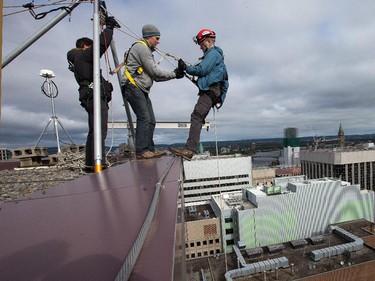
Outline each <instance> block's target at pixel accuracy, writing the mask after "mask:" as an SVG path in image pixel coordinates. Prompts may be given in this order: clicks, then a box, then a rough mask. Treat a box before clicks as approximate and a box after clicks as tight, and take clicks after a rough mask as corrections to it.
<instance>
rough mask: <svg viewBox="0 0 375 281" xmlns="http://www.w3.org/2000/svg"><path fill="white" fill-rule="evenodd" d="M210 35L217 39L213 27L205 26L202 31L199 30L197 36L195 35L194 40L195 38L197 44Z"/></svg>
mask: <svg viewBox="0 0 375 281" xmlns="http://www.w3.org/2000/svg"><path fill="white" fill-rule="evenodd" d="M208 37H210V38H214V39H215V38H216V34H215V32H214V31H212V30H211V29H208V28H204V29H202V30H201V31H199V32H198V34H197V36H195V37H193V40H194V42H195V43H196V44H199V45H200V44H202V43H203V41H204V40H205V39H206V38H208Z"/></svg>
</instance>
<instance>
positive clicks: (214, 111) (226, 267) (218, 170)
mask: <svg viewBox="0 0 375 281" xmlns="http://www.w3.org/2000/svg"><path fill="white" fill-rule="evenodd" d="M212 109H213V116H214V132H215V147H216V167H217V177H218V182H219V194H220V209H223V205H222V204H223V203H222V196H221V182H220V166H219V148H218V144H217V128H216V109H215V107H213V108H212ZM221 220H223V217H221ZM224 223H225V221H224ZM223 237H224V235H223ZM222 242H223V241H222ZM223 248H224V259H225V272H227V271H228V259H227V249H226V247H223Z"/></svg>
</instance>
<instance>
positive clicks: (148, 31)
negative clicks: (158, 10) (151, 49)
mask: <svg viewBox="0 0 375 281" xmlns="http://www.w3.org/2000/svg"><path fill="white" fill-rule="evenodd" d="M152 36H160V31H159V29H158V28H157V27H156V26H155V25H152V24H146V25H145V26H144V27H143V28H142V37H143V38H146V37H152Z"/></svg>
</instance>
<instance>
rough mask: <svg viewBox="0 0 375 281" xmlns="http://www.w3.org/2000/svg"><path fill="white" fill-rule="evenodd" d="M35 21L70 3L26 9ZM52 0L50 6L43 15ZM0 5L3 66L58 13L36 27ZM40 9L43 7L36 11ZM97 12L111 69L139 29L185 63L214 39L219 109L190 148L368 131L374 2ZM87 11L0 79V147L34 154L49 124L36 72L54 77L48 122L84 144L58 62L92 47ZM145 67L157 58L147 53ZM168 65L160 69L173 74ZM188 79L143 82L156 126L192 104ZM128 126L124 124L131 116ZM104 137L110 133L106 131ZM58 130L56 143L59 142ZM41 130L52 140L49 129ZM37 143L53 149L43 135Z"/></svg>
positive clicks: (70, 84) (373, 124) (269, 2)
mask: <svg viewBox="0 0 375 281" xmlns="http://www.w3.org/2000/svg"><path fill="white" fill-rule="evenodd" d="M33 2H34V4H35V6H39V5H45V6H43V7H39V8H37V9H35V10H34V11H35V13H37V14H38V13H44V12H48V11H50V10H52V9H56V8H58V7H61V6H68V5H69V4H70V3H71V1H57V0H34V1H33ZM55 2H59V3H58V5H51V4H53V3H55ZM27 3H29V2H27V0H24V1H20V0H4V2H3V5H4V9H3V42H2V57H3V58H5V57H7V56H8V55H9V54H10V53H12V52H13V51H14V50H15V49H17V48H19V47H20V46H22V44H23V42H25V41H26V40H28V39H29V38H30V37H31V36H33V34H35V33H36V32H38V31H39V30H40V29H41V27H43V26H44V25H46V24H47V23H48V22H49V21H51V20H52V19H53V18H54V17H56V16H57V15H58V14H59V13H60V11H55V12H51V13H48V14H46V16H45V17H44V18H42V19H39V20H36V19H34V18H33V17H32V15H31V14H30V13H29V12H28V11H27V9H24V8H22V5H24V4H27ZM46 4H47V5H46ZM106 5H107V9H108V11H109V13H110V14H111V15H113V16H114V17H115V18H116V19H117V20H118V21H119V23H120V24H121V29H116V30H115V31H114V41H115V46H116V50H117V54H118V57H119V60H120V61H122V58H123V54H124V52H125V51H126V50H128V49H129V47H130V46H131V44H132V43H133V42H134V41H135V40H136V38H135V37H136V36H134V34H136V35H137V36H140V35H141V30H142V26H143V25H145V24H154V25H156V26H157V27H158V28H159V29H160V31H161V40H160V44H159V46H158V48H159V49H160V50H162V51H164V52H168V53H170V54H173V55H175V56H178V57H181V58H182V59H184V60H185V61H187V62H189V63H196V62H197V61H198V58H199V57H200V56H202V52H201V50H200V49H199V46H197V45H196V44H194V42H193V40H192V38H193V37H194V36H195V35H196V34H197V33H198V31H199V30H201V29H202V28H210V29H212V30H214V31H215V32H216V35H217V39H216V45H217V46H219V47H221V48H222V49H223V51H224V55H225V63H226V65H227V69H228V74H229V91H228V94H227V98H226V100H225V103H224V105H223V107H222V108H221V109H220V110H219V111H215V112H214V111H212V110H211V112H210V114H209V115H208V117H207V119H206V121H207V122H210V129H209V130H208V131H206V130H203V131H202V133H201V141H215V140H217V141H224V140H241V139H260V138H275V137H276V138H280V137H283V131H284V129H285V128H287V127H293V128H297V129H298V135H299V136H300V137H305V136H329V135H337V133H338V129H339V126H340V124H342V127H343V129H344V133H345V134H346V135H353V134H372V133H374V132H375V130H374V128H375V118H374V115H375V113H374V110H373V108H374V100H375V94H374V92H375V53H374V50H375V17H374V16H373V15H374V13H375V2H374V1H370V0H362V1H360V3H359V2H358V1H353V0H351V1H348V0H330V1H326V0H302V1H297V0H284V1H274V0H230V1H229V0H206V1H201V0H189V1H169V0H143V1H136V0H121V1H120V0H116V1H114V0H112V1H110V0H107V1H106ZM92 17H93V4H92V3H91V2H90V1H83V3H81V4H80V5H79V6H78V7H77V8H76V9H74V10H73V11H72V13H71V15H70V16H67V17H66V18H64V19H63V20H62V21H60V22H59V23H58V24H57V25H55V26H54V27H53V28H52V29H51V30H50V31H48V32H47V33H46V34H45V35H44V36H42V37H41V38H40V39H39V40H37V41H36V42H35V43H34V44H33V45H32V46H30V47H29V48H27V49H26V50H25V51H23V52H22V53H21V54H20V55H19V56H17V57H16V58H15V59H14V60H13V61H11V62H10V63H9V64H8V65H7V66H5V67H4V68H3V69H2V101H1V120H0V147H2V148H9V149H11V148H18V147H25V146H32V145H35V144H36V142H37V140H38V138H39V137H40V136H41V133H42V132H43V131H44V129H45V128H46V125H47V124H48V122H49V120H50V117H51V116H52V106H51V99H50V98H48V97H47V96H45V95H44V94H43V93H42V91H41V86H42V84H43V83H44V82H45V78H43V77H41V76H39V73H40V70H42V69H48V70H52V71H53V72H54V73H55V75H56V76H55V77H54V78H53V79H52V81H53V82H54V83H55V84H56V85H57V88H58V96H57V97H56V98H55V99H54V103H55V108H56V116H57V117H58V120H59V121H60V123H61V124H62V127H63V128H64V129H65V130H66V132H67V133H68V134H69V136H70V137H71V138H72V139H73V141H74V143H75V144H84V143H85V140H86V135H87V114H86V112H85V111H84V109H83V108H82V107H81V106H80V105H79V101H78V91H77V89H78V85H77V84H76V81H75V80H74V77H73V74H72V73H71V72H70V71H69V70H68V63H67V61H66V53H67V52H68V51H69V50H70V49H71V48H73V47H74V45H75V41H76V39H77V38H80V37H83V36H86V37H91V38H92V37H93V22H92V21H91V19H92ZM154 55H155V61H156V62H159V61H160V59H161V56H160V55H159V54H157V53H154ZM107 57H108V59H107V60H106V59H105V58H104V57H103V58H102V59H101V68H102V69H103V73H104V77H105V78H107V79H109V80H110V81H111V82H112V84H113V85H114V88H115V89H114V92H113V100H112V103H110V110H109V122H110V123H111V122H112V121H126V120H127V117H126V114H125V108H124V106H123V104H124V103H123V99H122V95H121V91H120V87H119V82H118V79H117V76H111V75H109V74H108V72H109V71H110V70H113V69H114V68H115V65H114V62H113V54H112V53H111V51H110V50H109V51H108V56H107ZM176 65H177V62H176V61H175V60H174V59H173V58H168V60H167V58H165V59H163V60H161V61H160V63H159V65H158V66H159V68H160V69H163V70H169V71H173V69H174V68H175V67H176ZM197 93H198V91H197V88H196V86H195V85H194V84H193V83H192V82H191V81H189V80H188V79H186V78H184V79H180V80H176V79H173V80H170V81H166V82H157V83H154V86H153V87H152V89H151V93H150V98H151V100H152V102H153V107H154V111H155V115H156V120H157V121H170V122H188V121H190V115H191V112H192V110H193V108H194V105H195V103H196V101H197ZM132 118H133V120H134V121H135V116H134V114H133V115H132ZM109 127H110V126H109ZM58 128H59V138H60V140H61V142H62V143H67V144H69V143H70V142H69V140H68V138H67V137H66V134H65V133H64V131H63V130H62V128H61V126H58ZM47 132H49V133H52V132H53V126H52V123H51V124H50V125H49V126H48V127H47ZM187 136H188V130H187V129H156V131H155V135H154V141H155V143H156V144H172V143H178V142H180V143H181V142H182V143H183V142H185V141H186V139H187ZM127 139H128V132H127V130H124V129H116V130H112V129H110V130H109V131H108V136H107V140H106V145H107V146H109V145H114V146H117V145H119V144H120V143H126V142H127ZM39 145H42V146H56V138H55V136H54V135H53V134H45V135H43V136H42V138H41V140H40V142H39Z"/></svg>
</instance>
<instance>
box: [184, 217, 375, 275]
mask: <svg viewBox="0 0 375 281" xmlns="http://www.w3.org/2000/svg"><path fill="white" fill-rule="evenodd" d="M336 226H338V227H340V228H342V229H344V230H346V231H348V232H350V233H352V234H353V235H355V236H357V237H359V238H361V239H363V241H364V244H365V246H364V247H363V249H361V250H359V251H356V252H352V253H351V254H350V255H338V256H332V257H330V258H325V259H322V260H320V261H318V262H315V261H313V260H312V259H311V257H310V253H311V251H313V250H317V249H323V248H327V247H331V246H335V245H341V244H344V243H347V242H346V241H344V240H343V239H342V238H340V237H338V236H337V235H335V234H332V233H328V234H325V235H321V236H322V238H323V239H322V240H321V241H320V242H318V243H314V244H313V243H312V239H311V238H309V237H306V239H305V241H306V243H300V244H299V243H292V242H295V241H289V242H286V243H282V245H283V247H281V250H280V251H275V252H274V251H272V253H270V250H269V249H268V247H262V249H263V253H262V254H259V255H254V256H253V257H249V256H248V254H247V252H248V251H246V250H241V253H242V255H243V257H244V259H245V262H246V263H248V264H251V263H255V262H259V261H266V260H271V259H275V258H279V257H286V258H287V259H288V260H289V265H290V266H289V268H280V269H278V273H277V274H278V279H277V280H280V281H287V280H299V279H300V278H305V277H308V276H313V275H317V274H322V273H327V272H330V271H334V270H336V269H341V268H349V267H354V266H356V265H359V264H362V263H365V262H375V248H374V246H375V236H374V234H375V227H374V225H373V224H372V223H371V222H368V221H366V220H356V221H350V222H345V223H340V224H337V225H336ZM297 244H298V245H300V246H298V245H297ZM293 245H294V247H293ZM296 245H297V246H296ZM226 261H227V265H226ZM292 264H293V266H292ZM238 265H239V264H238V261H237V256H236V254H235V253H234V252H233V253H230V254H227V257H225V254H220V255H219V256H217V257H209V258H204V259H196V260H190V261H188V262H187V274H188V280H201V279H196V278H198V277H197V276H198V275H199V274H201V269H202V270H203V272H204V274H205V275H206V278H207V280H210V279H208V278H211V279H212V280H216V281H221V280H225V277H224V274H225V273H226V272H227V271H230V270H233V269H237V268H238ZM292 269H293V270H292ZM275 274H276V272H275V271H268V272H266V276H267V279H266V280H276V279H275ZM234 280H235V281H242V280H259V281H261V280H264V273H257V274H253V275H251V277H250V276H247V277H240V278H235V279H234ZM337 280H338V279H337ZM348 280H349V279H348ZM353 280H354V279H353Z"/></svg>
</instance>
